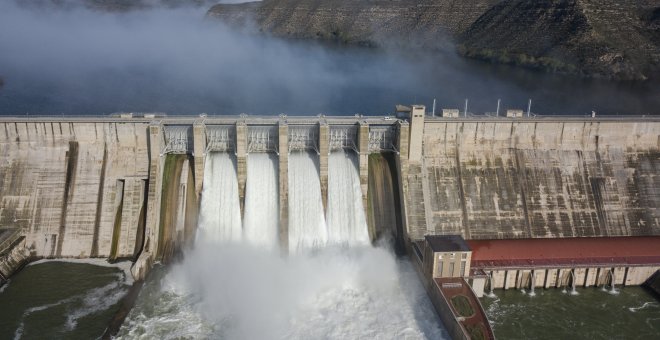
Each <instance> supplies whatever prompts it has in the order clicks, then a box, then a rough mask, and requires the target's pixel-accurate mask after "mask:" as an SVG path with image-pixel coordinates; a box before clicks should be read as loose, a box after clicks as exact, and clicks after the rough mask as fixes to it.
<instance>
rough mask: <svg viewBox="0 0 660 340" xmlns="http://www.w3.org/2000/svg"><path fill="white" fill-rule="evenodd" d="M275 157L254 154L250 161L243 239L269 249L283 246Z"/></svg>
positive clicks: (248, 161) (250, 155) (248, 165)
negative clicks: (281, 244)
mask: <svg viewBox="0 0 660 340" xmlns="http://www.w3.org/2000/svg"><path fill="white" fill-rule="evenodd" d="M273 156H274V155H272V154H267V153H252V154H249V155H248V159H247V184H246V189H245V217H244V219H243V235H244V238H245V240H246V241H247V242H249V243H251V244H253V245H255V246H260V247H266V248H267V249H278V245H279V232H278V231H279V224H280V209H279V208H280V205H279V202H280V200H279V182H278V177H279V176H278V173H277V166H276V159H275V158H274V157H273Z"/></svg>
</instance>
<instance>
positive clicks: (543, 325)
mask: <svg viewBox="0 0 660 340" xmlns="http://www.w3.org/2000/svg"><path fill="white" fill-rule="evenodd" d="M577 292H578V295H571V294H566V293H563V292H562V290H560V289H548V290H543V289H537V290H536V296H533V297H532V296H529V295H528V294H524V293H523V292H521V291H519V290H507V291H504V290H495V295H496V296H497V297H496V298H490V297H484V298H483V299H482V300H481V303H482V304H483V306H484V308H485V309H486V315H488V318H489V319H490V320H491V321H492V323H493V330H494V332H495V336H496V337H497V338H498V339H658V337H659V336H660V303H659V302H658V300H656V298H655V297H654V296H652V295H651V294H650V293H649V292H647V291H646V290H644V289H643V288H640V287H625V288H620V289H618V294H610V293H609V292H608V291H604V290H602V289H600V288H582V289H580V288H578V289H577Z"/></svg>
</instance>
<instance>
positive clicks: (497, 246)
mask: <svg viewBox="0 0 660 340" xmlns="http://www.w3.org/2000/svg"><path fill="white" fill-rule="evenodd" d="M466 242H467V243H468V245H469V246H470V248H471V249H472V263H471V265H472V267H476V268H492V267H527V266H543V265H550V266H580V265H582V266H589V265H607V264H628V265H642V264H660V236H638V237H632V236H631V237H578V238H536V239H509V240H468V241H466Z"/></svg>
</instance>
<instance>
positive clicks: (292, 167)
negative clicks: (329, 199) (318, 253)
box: [289, 152, 328, 253]
mask: <svg viewBox="0 0 660 340" xmlns="http://www.w3.org/2000/svg"><path fill="white" fill-rule="evenodd" d="M327 242H328V228H327V225H326V223H325V214H324V213H323V201H322V200H321V182H320V179H319V158H318V156H317V155H313V154H311V153H307V152H292V153H291V154H290V155H289V252H291V253H299V252H304V251H305V250H307V249H313V248H319V247H323V246H324V245H325V244H326V243H327Z"/></svg>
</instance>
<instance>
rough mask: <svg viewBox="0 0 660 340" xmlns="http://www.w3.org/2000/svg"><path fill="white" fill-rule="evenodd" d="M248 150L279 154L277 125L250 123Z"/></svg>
mask: <svg viewBox="0 0 660 340" xmlns="http://www.w3.org/2000/svg"><path fill="white" fill-rule="evenodd" d="M247 129H248V136H247V152H248V153H250V152H275V153H277V154H278V155H279V146H278V144H279V137H278V136H279V135H278V133H279V131H278V128H277V125H271V126H269V125H248V128H247Z"/></svg>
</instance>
